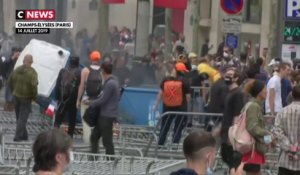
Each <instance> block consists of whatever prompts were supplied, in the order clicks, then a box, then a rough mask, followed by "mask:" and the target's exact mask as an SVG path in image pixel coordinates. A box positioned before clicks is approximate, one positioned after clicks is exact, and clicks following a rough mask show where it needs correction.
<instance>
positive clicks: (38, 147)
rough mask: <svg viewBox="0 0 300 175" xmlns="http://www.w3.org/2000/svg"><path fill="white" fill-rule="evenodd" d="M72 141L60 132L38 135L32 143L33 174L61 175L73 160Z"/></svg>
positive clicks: (47, 132) (54, 130) (57, 130)
mask: <svg viewBox="0 0 300 175" xmlns="http://www.w3.org/2000/svg"><path fill="white" fill-rule="evenodd" d="M71 149H72V139H71V137H70V136H68V135H67V134H65V133H64V132H63V131H62V130H59V129H53V130H50V131H45V132H42V133H40V134H39V135H38V136H37V138H36V140H35V141H34V143H33V147H32V152H33V159H34V165H33V172H35V175H52V174H53V175H63V174H64V173H65V172H66V171H68V169H69V167H70V165H71V164H72V161H73V159H74V157H73V153H72V151H71Z"/></svg>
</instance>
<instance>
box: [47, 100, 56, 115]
mask: <svg viewBox="0 0 300 175" xmlns="http://www.w3.org/2000/svg"><path fill="white" fill-rule="evenodd" d="M56 106H57V105H56V103H55V102H54V101H51V103H50V104H49V106H48V108H47V109H46V111H45V114H46V115H47V116H49V117H51V118H52V117H53V116H54V114H55V109H56Z"/></svg>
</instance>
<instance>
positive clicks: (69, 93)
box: [54, 57, 81, 138]
mask: <svg viewBox="0 0 300 175" xmlns="http://www.w3.org/2000/svg"><path fill="white" fill-rule="evenodd" d="M80 75H81V71H80V68H79V57H71V59H70V63H69V65H68V67H67V68H64V69H61V70H60V72H59V74H58V77H57V80H56V87H55V89H56V99H58V109H57V111H56V115H55V122H54V126H55V127H57V128H59V127H60V125H61V123H62V121H63V119H64V116H65V114H67V116H68V123H69V128H68V134H69V135H70V136H71V137H72V138H73V134H74V130H75V125H76V114H77V108H76V102H77V101H76V100H77V92H78V88H79V84H80V78H81V77H80Z"/></svg>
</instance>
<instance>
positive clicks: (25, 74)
mask: <svg viewBox="0 0 300 175" xmlns="http://www.w3.org/2000/svg"><path fill="white" fill-rule="evenodd" d="M32 63H33V58H32V55H30V54H28V55H25V57H24V60H23V65H22V66H19V67H18V68H17V69H15V70H14V71H13V72H12V73H11V75H10V77H9V79H8V86H9V88H10V89H11V90H12V94H13V96H14V99H15V113H16V121H17V125H16V133H15V137H14V141H15V142H19V141H26V140H28V134H27V129H26V123H27V120H28V117H29V114H30V112H31V102H32V100H35V99H36V96H37V93H38V92H37V86H38V75H37V72H36V71H35V70H34V68H32V67H31V65H32Z"/></svg>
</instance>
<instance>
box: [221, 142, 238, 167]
mask: <svg viewBox="0 0 300 175" xmlns="http://www.w3.org/2000/svg"><path fill="white" fill-rule="evenodd" d="M221 156H222V160H223V161H224V162H225V163H226V164H227V166H228V167H229V169H232V168H235V169H237V168H238V167H239V166H240V164H241V161H242V156H243V155H242V154H241V153H239V152H237V151H234V150H233V147H232V146H231V145H228V144H226V143H222V145H221Z"/></svg>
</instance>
